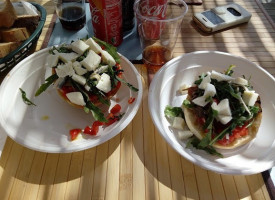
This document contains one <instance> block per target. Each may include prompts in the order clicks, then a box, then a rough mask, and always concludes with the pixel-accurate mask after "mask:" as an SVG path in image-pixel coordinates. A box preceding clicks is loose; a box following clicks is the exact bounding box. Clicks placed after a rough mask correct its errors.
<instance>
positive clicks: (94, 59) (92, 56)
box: [81, 50, 101, 71]
mask: <svg viewBox="0 0 275 200" xmlns="http://www.w3.org/2000/svg"><path fill="white" fill-rule="evenodd" d="M100 62H101V57H100V56H99V55H97V54H96V53H95V52H94V51H93V50H90V51H89V53H88V55H87V57H86V58H85V59H84V60H82V61H81V64H82V65H83V66H84V67H85V68H86V69H87V70H88V71H94V70H95V69H96V68H97V67H98V66H99V63H100Z"/></svg>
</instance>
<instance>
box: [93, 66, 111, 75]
mask: <svg viewBox="0 0 275 200" xmlns="http://www.w3.org/2000/svg"><path fill="white" fill-rule="evenodd" d="M108 67H109V65H102V66H100V67H99V68H97V69H96V70H95V73H97V74H101V73H103V72H105V71H107V69H108Z"/></svg>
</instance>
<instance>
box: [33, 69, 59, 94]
mask: <svg viewBox="0 0 275 200" xmlns="http://www.w3.org/2000/svg"><path fill="white" fill-rule="evenodd" d="M57 79H58V76H57V74H53V75H51V76H49V77H48V78H47V79H46V80H45V83H44V84H42V85H41V86H40V87H39V88H38V90H37V91H36V93H35V96H36V97H37V96H39V95H40V94H41V93H42V92H44V91H46V90H47V88H48V87H49V86H50V85H51V84H52V83H54V81H56V80H57Z"/></svg>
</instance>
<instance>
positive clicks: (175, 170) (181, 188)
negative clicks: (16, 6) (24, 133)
mask: <svg viewBox="0 0 275 200" xmlns="http://www.w3.org/2000/svg"><path fill="white" fill-rule="evenodd" d="M36 2H38V3H40V4H41V5H43V6H44V7H45V8H46V9H47V12H48V15H47V20H46V23H45V27H44V29H43V31H42V34H41V37H40V38H39V42H38V45H37V48H36V50H39V49H40V48H41V47H42V45H43V42H44V41H45V38H46V36H47V33H48V31H49V29H50V28H52V26H53V24H54V21H53V20H52V18H53V17H54V15H53V13H54V6H53V3H52V1H48V0H36ZM234 2H236V3H240V4H241V5H243V6H244V7H246V8H247V9H249V10H250V12H252V14H253V17H252V20H251V21H250V22H249V23H247V24H243V25H241V26H238V27H235V28H234V29H229V30H226V31H222V32H218V33H215V34H210V35H206V34H203V33H201V32H200V31H198V30H197V29H196V27H195V25H194V24H193V23H192V21H191V16H192V13H193V12H199V11H203V10H205V9H208V8H212V7H214V6H218V5H223V4H226V3H229V2H228V1H227V0H218V1H212V0H204V1H203V4H202V5H201V6H189V12H188V14H187V16H186V18H185V21H184V22H183V27H182V31H181V34H180V35H179V39H178V41H177V44H176V47H175V53H174V56H177V55H181V54H183V53H188V52H192V51H197V50H219V51H225V52H229V53H232V54H235V55H239V56H242V57H245V58H248V59H250V60H252V61H253V62H255V63H257V64H259V65H260V66H262V67H263V68H265V69H266V70H268V71H269V72H270V73H271V74H273V75H275V42H274V40H275V39H274V38H275V30H274V27H273V26H272V25H271V24H270V21H269V20H268V19H267V18H266V16H265V15H264V14H263V12H262V10H261V8H260V7H259V6H258V4H257V3H256V1H254V0H237V1H234ZM136 67H137V69H138V71H139V73H140V74H141V77H142V80H143V86H144V93H143V100H142V104H141V106H140V108H139V110H138V112H137V114H136V116H135V118H134V120H133V121H132V122H131V123H130V124H129V125H128V126H127V127H126V128H125V129H124V130H123V131H122V132H121V133H120V134H119V135H117V136H116V137H114V138H112V139H111V140H109V141H108V142H105V143H104V144H102V145H100V146H98V147H95V148H91V149H87V150H84V151H80V152H75V153H69V154H50V153H42V152H37V151H33V150H30V149H27V148H25V147H23V146H21V145H19V144H17V143H16V142H14V141H13V140H11V139H10V138H8V139H7V141H6V144H5V147H4V150H3V153H2V156H1V159H0V199H1V200H2V199H3V200H5V199H24V200H25V199H31V200H32V199H39V200H40V199H53V200H55V199H66V200H67V199H80V200H82V199H84V200H85V199H95V200H103V199H110V200H116V199H119V200H120V199H127V200H128V199H133V200H140V199H147V200H153V199H160V200H161V199H164V200H166V199H169V200H170V199H172V200H187V199H188V200H189V199H206V200H208V199H215V200H223V199H256V200H268V199H270V197H269V194H268V192H267V189H266V186H265V183H264V180H263V178H262V176H261V174H255V175H250V176H231V175H221V174H217V173H214V172H211V171H207V170H204V169H202V168H200V167H198V166H195V165H193V164H192V163H191V162H189V161H187V160H186V159H184V158H183V157H181V156H180V155H179V154H178V153H176V152H175V150H174V149H172V148H171V147H170V146H169V145H168V144H167V143H166V142H165V141H164V139H163V138H162V137H161V136H160V134H159V133H158V131H157V130H156V128H155V127H154V125H153V122H152V119H151V118H150V114H149V108H148V102H147V97H148V77H147V70H146V68H145V67H144V66H143V65H136ZM1 79H3V77H1Z"/></svg>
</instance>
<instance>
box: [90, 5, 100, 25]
mask: <svg viewBox="0 0 275 200" xmlns="http://www.w3.org/2000/svg"><path fill="white" fill-rule="evenodd" d="M91 16H92V22H94V23H96V24H98V23H99V9H98V8H97V7H91Z"/></svg>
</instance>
